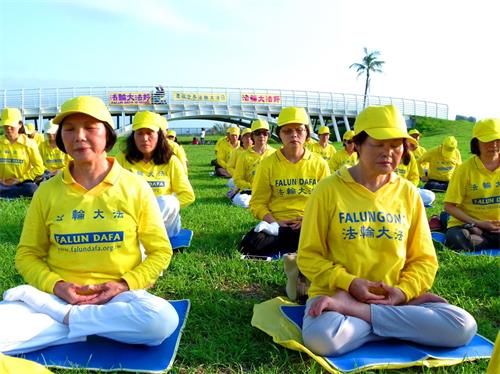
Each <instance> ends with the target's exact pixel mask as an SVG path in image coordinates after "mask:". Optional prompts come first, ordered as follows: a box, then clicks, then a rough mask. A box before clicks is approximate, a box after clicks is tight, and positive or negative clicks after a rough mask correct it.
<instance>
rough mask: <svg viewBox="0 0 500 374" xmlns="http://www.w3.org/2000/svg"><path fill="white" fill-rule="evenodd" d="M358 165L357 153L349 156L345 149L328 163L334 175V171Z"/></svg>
mask: <svg viewBox="0 0 500 374" xmlns="http://www.w3.org/2000/svg"><path fill="white" fill-rule="evenodd" d="M357 163H358V154H357V153H356V152H352V153H351V155H349V154H348V153H347V151H346V150H345V149H341V150H340V151H338V152H337V153H335V154H334V155H333V156H332V158H331V159H330V161H328V166H329V167H330V170H331V172H332V173H333V172H334V171H336V170H339V169H340V168H341V167H342V166H346V167H351V166H354V165H356V164H357Z"/></svg>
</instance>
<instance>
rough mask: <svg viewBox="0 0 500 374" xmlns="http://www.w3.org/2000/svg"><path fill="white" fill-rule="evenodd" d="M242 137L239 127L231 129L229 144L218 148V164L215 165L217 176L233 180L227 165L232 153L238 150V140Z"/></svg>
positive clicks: (222, 143) (224, 143)
mask: <svg viewBox="0 0 500 374" xmlns="http://www.w3.org/2000/svg"><path fill="white" fill-rule="evenodd" d="M239 136H240V128H239V127H230V128H229V129H228V136H227V139H228V141H227V142H221V144H220V145H219V147H218V148H217V164H216V165H215V175H217V176H218V177H224V178H231V177H232V175H231V174H230V173H229V171H228V166H227V163H228V161H229V157H230V156H231V152H233V151H234V150H236V149H238V148H239V146H240V142H239V140H238V138H239Z"/></svg>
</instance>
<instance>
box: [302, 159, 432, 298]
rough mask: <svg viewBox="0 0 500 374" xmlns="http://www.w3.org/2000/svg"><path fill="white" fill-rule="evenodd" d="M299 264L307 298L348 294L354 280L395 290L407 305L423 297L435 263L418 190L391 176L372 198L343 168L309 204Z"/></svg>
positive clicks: (370, 193) (303, 228)
mask: <svg viewBox="0 0 500 374" xmlns="http://www.w3.org/2000/svg"><path fill="white" fill-rule="evenodd" d="M297 264H298V266H299V269H300V271H301V272H302V273H303V274H304V275H305V276H306V277H307V278H308V279H309V280H310V281H311V287H310V289H309V297H310V298H312V297H315V296H318V295H333V294H334V293H335V290H336V289H337V288H340V289H343V290H345V291H348V290H349V286H350V284H351V282H352V281H353V280H354V279H355V278H364V279H368V280H371V281H383V282H385V283H387V284H388V285H390V286H393V287H398V288H400V289H401V290H402V291H403V292H404V293H405V295H406V297H407V300H410V299H412V298H414V297H416V296H418V295H420V294H422V293H423V292H425V291H427V290H428V289H430V287H431V286H432V283H433V281H434V277H435V275H436V271H437V269H438V263H437V258H436V253H435V251H434V246H433V244H432V239H431V233H430V230H429V225H428V223H427V218H426V216H425V209H424V206H423V204H422V202H421V200H420V196H419V193H418V190H417V189H416V188H415V186H413V185H412V184H411V183H410V182H409V181H407V180H404V179H402V178H400V177H398V176H397V175H395V174H394V173H392V174H391V178H390V181H389V182H388V183H387V184H385V185H384V186H382V187H381V188H380V189H379V190H377V191H376V192H372V191H370V190H368V189H367V188H365V187H364V186H362V185H361V184H359V183H357V182H356V181H354V179H353V178H352V176H351V174H350V172H349V170H348V169H347V168H342V169H341V170H340V171H339V172H337V173H335V174H333V175H332V176H330V177H329V178H327V179H325V180H324V181H323V182H321V183H320V184H319V185H318V186H317V188H316V189H315V191H314V192H313V195H312V196H311V198H310V199H309V201H308V203H307V206H306V210H305V214H304V219H303V221H302V231H301V235H300V242H299V250H298V257H297Z"/></svg>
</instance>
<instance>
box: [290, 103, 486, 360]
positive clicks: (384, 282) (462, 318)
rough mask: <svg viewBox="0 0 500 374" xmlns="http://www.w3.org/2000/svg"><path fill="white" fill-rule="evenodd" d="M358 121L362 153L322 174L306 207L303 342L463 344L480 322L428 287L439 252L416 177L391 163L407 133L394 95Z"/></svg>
mask: <svg viewBox="0 0 500 374" xmlns="http://www.w3.org/2000/svg"><path fill="white" fill-rule="evenodd" d="M354 131H355V136H354V138H353V141H354V143H355V145H356V151H357V152H358V155H359V159H358V163H357V164H356V165H355V166H353V167H350V168H342V169H340V170H339V171H338V172H337V173H335V174H333V175H332V176H331V177H329V178H327V179H325V180H324V181H322V182H320V183H319V185H318V186H317V187H316V189H315V190H314V192H313V195H312V196H311V198H310V199H309V201H308V203H307V206H306V209H305V213H304V219H303V222H302V233H303V235H301V237H300V243H299V250H298V253H297V264H298V267H299V269H300V271H301V272H302V273H303V274H304V275H305V276H306V277H307V278H308V279H309V280H310V281H311V286H310V288H309V299H308V301H307V304H306V310H305V314H304V320H303V326H302V337H303V341H304V345H305V346H306V347H307V348H309V349H310V350H311V351H312V352H314V353H315V354H318V355H322V356H338V355H342V354H344V353H347V352H349V351H352V350H354V349H356V348H358V347H360V346H361V345H363V344H364V343H367V342H370V341H376V340H381V339H387V338H398V339H404V340H408V341H411V342H414V343H419V344H425V345H431V346H441V347H458V346H461V345H464V344H467V343H468V342H469V341H470V340H471V339H472V338H473V337H474V335H475V333H476V330H477V326H476V322H475V320H474V318H473V317H472V316H471V315H470V314H469V313H468V312H466V311H465V310H463V309H461V308H458V307H456V306H453V305H450V304H448V303H447V302H446V300H444V299H443V298H441V297H439V296H437V295H434V294H432V293H429V292H428V291H429V290H430V288H431V287H432V284H433V281H434V278H435V275H436V271H437V269H438V262H437V257H436V253H435V250H434V246H433V244H432V239H431V233H430V230H429V225H428V223H427V218H426V215H425V209H424V207H423V205H422V203H421V202H420V197H419V195H418V192H417V189H416V188H415V186H414V185H412V184H411V183H410V182H409V181H407V180H405V179H403V178H400V177H398V176H397V175H396V174H394V173H393V171H394V169H395V168H396V166H397V165H398V164H399V162H400V159H401V157H402V156H403V155H404V153H405V152H406V149H407V147H406V146H405V141H404V140H405V139H411V137H410V136H409V135H408V134H407V132H406V123H405V120H404V118H403V116H402V115H401V114H400V113H399V111H398V109H397V108H396V107H395V106H392V105H388V106H382V107H368V108H366V109H365V110H363V111H362V112H361V113H359V115H358V117H357V119H356V122H355V124H354ZM410 141H413V140H410Z"/></svg>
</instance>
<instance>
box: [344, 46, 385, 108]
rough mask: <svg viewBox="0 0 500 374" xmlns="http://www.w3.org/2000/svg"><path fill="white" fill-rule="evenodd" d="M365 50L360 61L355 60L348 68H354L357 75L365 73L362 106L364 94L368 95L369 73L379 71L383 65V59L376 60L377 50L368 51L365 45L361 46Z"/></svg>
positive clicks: (364, 100) (364, 103)
mask: <svg viewBox="0 0 500 374" xmlns="http://www.w3.org/2000/svg"><path fill="white" fill-rule="evenodd" d="M363 50H364V51H365V56H364V57H363V60H362V61H361V62H355V63H354V64H352V65H351V66H349V69H355V70H356V72H357V73H358V77H359V76H360V75H362V74H366V81H365V96H364V99H363V108H364V107H365V106H366V96H367V95H368V91H370V79H371V77H370V73H371V72H374V73H381V72H382V65H384V63H385V61H381V60H378V57H379V56H380V52H379V51H368V49H367V48H366V47H364V48H363Z"/></svg>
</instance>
